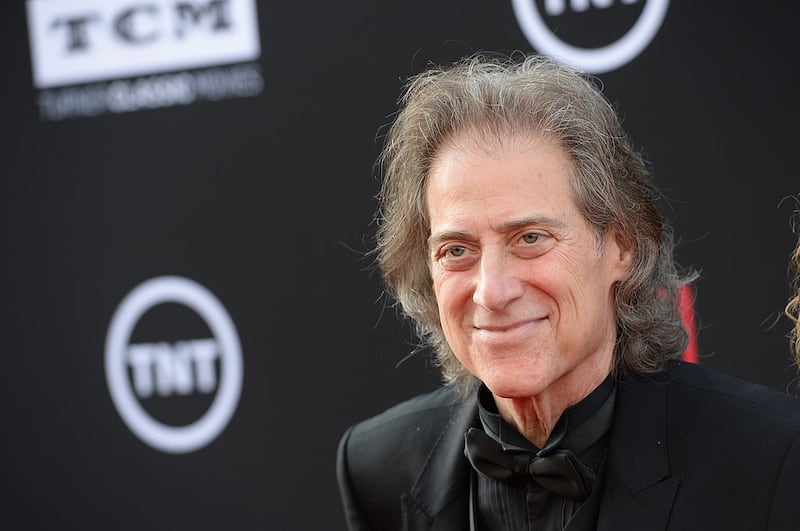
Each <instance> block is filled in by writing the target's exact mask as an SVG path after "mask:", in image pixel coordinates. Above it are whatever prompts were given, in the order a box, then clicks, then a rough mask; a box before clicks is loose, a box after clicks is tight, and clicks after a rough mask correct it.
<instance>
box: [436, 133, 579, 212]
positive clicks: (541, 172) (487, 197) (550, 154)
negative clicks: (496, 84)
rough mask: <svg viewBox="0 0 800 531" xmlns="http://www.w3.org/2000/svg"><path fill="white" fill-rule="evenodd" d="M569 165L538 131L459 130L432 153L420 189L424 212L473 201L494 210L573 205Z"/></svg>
mask: <svg viewBox="0 0 800 531" xmlns="http://www.w3.org/2000/svg"><path fill="white" fill-rule="evenodd" d="M574 169H575V166H574V163H573V161H572V159H571V157H570V155H569V154H568V153H567V151H566V150H565V149H564V148H563V147H562V146H561V145H560V144H559V143H557V142H556V141H554V140H553V139H551V138H548V137H545V136H543V135H514V136H505V137H497V136H493V137H487V136H486V135H478V136H476V135H472V134H470V135H460V136H457V137H455V138H454V139H451V140H449V141H448V142H447V143H445V144H443V145H442V146H441V147H440V149H439V150H438V151H437V152H436V154H435V156H434V158H433V161H432V164H431V167H430V171H429V172H428V179H427V183H426V194H425V195H426V202H427V203H428V204H427V210H428V214H430V215H436V213H437V212H442V211H446V212H448V214H449V215H452V214H453V213H454V211H457V210H458V208H456V206H457V205H460V206H461V207H464V208H466V207H467V205H469V206H470V207H475V206H477V204H482V205H484V206H485V207H486V208H492V209H494V210H503V209H504V208H505V209H512V210H518V209H525V208H529V209H531V210H537V209H542V208H545V207H546V206H548V205H549V206H550V207H553V208H560V209H564V208H566V207H568V206H571V207H573V208H574V205H573V204H572V197H573V193H572V179H573V175H574ZM551 210H552V208H551ZM533 213H535V212H533Z"/></svg>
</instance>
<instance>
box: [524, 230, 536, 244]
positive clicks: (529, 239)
mask: <svg viewBox="0 0 800 531" xmlns="http://www.w3.org/2000/svg"><path fill="white" fill-rule="evenodd" d="M539 238H540V235H539V234H536V233H535V232H529V233H528V234H525V235H523V236H522V241H524V242H525V243H536V242H537V241H539Z"/></svg>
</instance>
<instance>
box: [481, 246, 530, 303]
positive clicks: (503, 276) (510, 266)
mask: <svg viewBox="0 0 800 531" xmlns="http://www.w3.org/2000/svg"><path fill="white" fill-rule="evenodd" d="M517 266H518V264H515V260H514V257H513V256H511V255H509V254H506V253H503V252H484V253H483V254H482V256H481V262H480V267H479V270H478V278H477V281H476V285H475V291H474V292H473V294H472V300H473V301H474V302H475V304H477V305H479V306H482V307H483V308H486V309H487V310H489V311H492V312H499V311H502V310H504V309H505V308H506V307H507V306H508V304H509V303H510V302H511V301H513V300H515V299H517V298H518V297H520V296H521V295H522V291H523V282H522V280H521V279H520V278H519V275H518V271H517V269H518V268H517Z"/></svg>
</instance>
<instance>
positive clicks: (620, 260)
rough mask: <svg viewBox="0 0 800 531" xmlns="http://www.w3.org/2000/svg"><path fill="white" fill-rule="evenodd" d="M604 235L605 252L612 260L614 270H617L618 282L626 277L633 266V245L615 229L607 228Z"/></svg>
mask: <svg viewBox="0 0 800 531" xmlns="http://www.w3.org/2000/svg"><path fill="white" fill-rule="evenodd" d="M606 234H607V238H606V245H607V251H608V252H609V253H610V257H611V258H612V259H613V260H614V266H615V269H618V270H619V278H618V280H622V279H623V278H625V277H626V276H627V274H628V271H629V270H630V268H631V265H632V264H633V251H634V243H633V241H632V240H631V239H630V238H627V237H625V235H623V234H622V232H621V231H620V230H619V229H618V228H617V227H611V228H609V230H608V232H607V233H606Z"/></svg>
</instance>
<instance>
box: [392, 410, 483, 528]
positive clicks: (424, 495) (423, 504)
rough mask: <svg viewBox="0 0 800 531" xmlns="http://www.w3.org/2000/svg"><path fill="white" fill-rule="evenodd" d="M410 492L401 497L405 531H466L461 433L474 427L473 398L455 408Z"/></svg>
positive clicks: (465, 471) (466, 494)
mask: <svg viewBox="0 0 800 531" xmlns="http://www.w3.org/2000/svg"><path fill="white" fill-rule="evenodd" d="M454 408H456V409H455V411H453V412H452V413H453V414H452V415H451V421H450V422H449V423H448V424H447V426H446V428H445V429H444V431H443V432H442V434H441V436H440V437H439V439H438V440H437V442H436V444H435V445H434V446H433V450H431V453H430V455H428V461H427V464H426V466H425V468H424V469H423V470H422V472H421V473H420V475H419V478H418V479H417V481H416V483H415V484H414V486H413V487H412V489H411V492H410V493H409V494H407V495H404V496H403V497H402V507H403V529H404V530H405V531H422V530H429V531H445V530H458V531H462V530H464V529H469V518H468V514H469V513H468V510H469V463H468V461H467V459H466V457H465V456H464V433H466V431H467V430H468V429H469V428H470V427H471V426H473V425H476V423H477V407H476V402H475V399H474V398H470V399H469V400H467V401H466V402H462V403H459V404H458V405H456V406H454Z"/></svg>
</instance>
